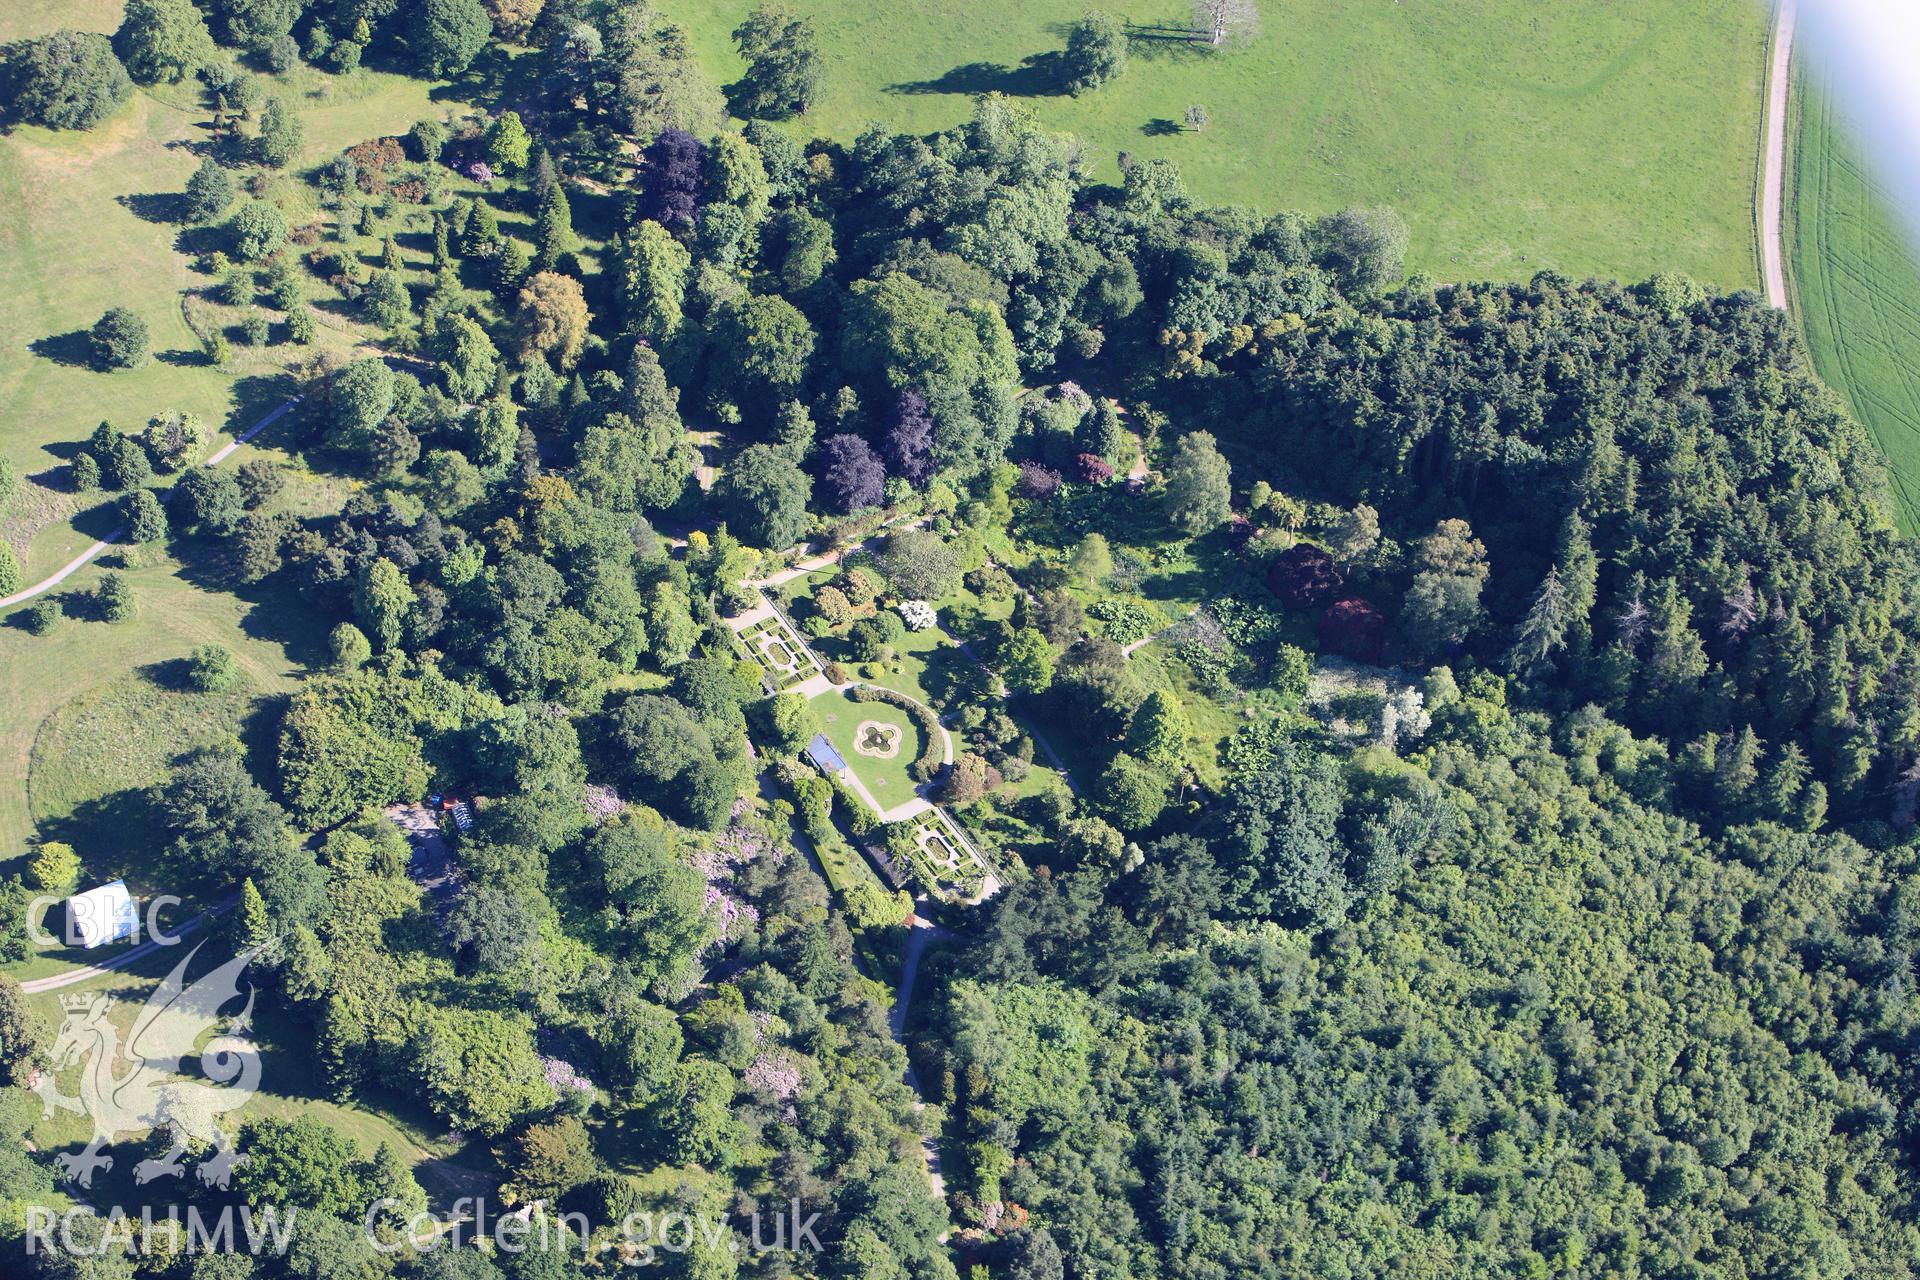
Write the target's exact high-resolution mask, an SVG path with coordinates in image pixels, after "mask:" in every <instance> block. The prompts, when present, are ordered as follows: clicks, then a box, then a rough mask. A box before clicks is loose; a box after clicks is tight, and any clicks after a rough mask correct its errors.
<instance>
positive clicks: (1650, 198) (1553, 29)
mask: <svg viewBox="0 0 1920 1280" xmlns="http://www.w3.org/2000/svg"><path fill="white" fill-rule="evenodd" d="M753 4H754V0H697V2H696V0H663V2H662V4H661V8H662V9H664V10H665V11H666V12H667V13H668V14H669V15H671V16H672V17H673V18H674V19H675V20H677V21H679V22H681V23H682V24H684V25H685V26H686V27H687V29H688V33H689V37H690V40H691V43H692V44H693V47H694V48H695V50H696V51H697V52H698V53H699V54H700V56H701V57H702V59H703V61H704V63H705V65H706V66H707V68H708V69H709V71H710V72H711V73H712V74H713V75H714V76H715V77H716V78H717V79H718V80H720V82H721V83H723V84H724V83H728V82H731V81H732V80H734V79H735V78H736V77H737V76H738V74H739V71H740V62H739V60H738V58H737V56H736V55H735V53H734V50H733V46H732V42H731V39H730V33H731V31H732V30H733V28H734V26H735V25H736V24H737V23H738V22H739V20H740V18H741V17H742V16H743V15H744V14H745V13H746V12H747V11H748V10H749V9H751V8H752V7H753ZM1086 7H1087V5H1086V4H1085V3H1084V0H899V2H898V3H892V4H886V5H872V4H859V3H853V2H852V0H818V2H817V3H813V4H808V5H805V6H801V10H802V11H803V12H804V13H805V14H806V15H807V16H808V17H810V18H811V19H812V20H813V22H814V25H815V27H816V29H817V30H818V32H819V35H820V41H821V46H822V49H823V52H824V54H825V56H826V62H827V66H826V76H825V85H824V89H823V95H822V99H821V101H820V102H819V104H818V105H817V106H816V108H815V109H814V111H813V112H812V113H810V115H809V116H808V118H806V119H805V120H802V121H799V122H797V123H796V125H795V129H796V131H797V132H799V133H802V134H806V135H811V134H815V133H818V134H824V135H826V136H829V137H834V138H841V139H849V140H850V139H851V138H853V137H854V136H855V135H856V134H858V133H859V131H860V130H861V129H862V128H863V127H864V126H865V125H866V124H867V123H868V122H870V121H880V122H882V123H885V124H888V125H891V126H893V127H896V128H902V129H908V130H912V131H914V132H925V131H928V130H932V129H936V128H940V127H944V126H946V125H948V124H951V123H953V122H955V121H957V120H960V119H963V118H964V117H965V116H966V115H967V113H968V111H969V102H970V99H971V96H972V95H973V94H975V93H979V92H982V91H985V90H990V89H997V90H1000V91H1002V92H1005V93H1009V94H1014V95H1018V96H1020V97H1021V98H1022V99H1023V100H1024V101H1025V102H1026V103H1028V104H1029V105H1030V106H1031V107H1032V108H1033V109H1034V111H1035V112H1036V113H1037V114H1038V116H1039V118H1040V119H1041V120H1042V121H1043V122H1045V123H1046V124H1047V125H1049V126H1050V127H1053V128H1057V129H1061V130H1064V131H1068V132H1071V133H1074V134H1076V135H1078V136H1079V137H1081V138H1083V139H1085V140H1086V142H1087V143H1088V146H1089V151H1090V157H1089V158H1090V159H1091V160H1092V161H1093V162H1094V164H1095V166H1096V169H1097V171H1098V172H1099V173H1100V174H1101V175H1103V176H1104V177H1107V178H1109V179H1111V178H1113V177H1115V176H1116V175H1117V173H1118V167H1117V163H1116V157H1117V156H1118V154H1119V153H1120V152H1122V151H1130V152H1133V153H1134V154H1136V155H1140V156H1164V157H1167V158H1169V159H1172V160H1175V161H1177V162H1178V163H1179V165H1180V167H1181V169H1182V171H1183V172H1184V173H1185V174H1186V176H1187V180H1188V184H1189V186H1190V187H1191V188H1192V189H1193V190H1194V191H1195V192H1196V193H1197V194H1198V195H1200V196H1202V197H1204V198H1205V199H1207V200H1209V201H1213V202H1233V203H1240V204H1247V205H1252V206H1255V207H1258V208H1261V209H1268V210H1272V209H1281V208H1297V209H1303V210H1307V211H1310V212H1319V211H1324V210H1328V209H1334V208H1338V207H1340V206H1342V205H1345V204H1391V205H1394V206H1395V207H1397V208H1398V209H1399V210H1400V211H1401V212H1402V213H1403V214H1405V215H1406V218H1407V221H1408V223H1409V224H1410V225H1411V227H1412V231H1413V247H1412V255H1411V256H1412V262H1413V265H1414V266H1416V267H1419V268H1422V269H1424V270H1427V271H1430V272H1432V273H1433V274H1434V275H1435V276H1437V277H1439V278H1441V279H1443V280H1447V279H1461V278H1498V279H1525V278H1526V277H1528V276H1530V275H1532V274H1533V273H1534V272H1535V271H1537V270H1539V269H1541V268H1543V267H1551V268H1554V269H1556V270H1559V271H1564V272H1566V273H1568V274H1570V275H1575V276H1585V275H1588V274H1597V275H1601V276H1617V277H1620V278H1623V279H1633V280H1639V279H1644V278H1646V277H1647V276H1649V275H1651V274H1652V273H1653V272H1655V271H1657V270H1661V269H1667V268H1671V269H1675V270H1679V271H1684V272H1687V273H1689V274H1691V275H1693V276H1695V277H1696V278H1698V279H1701V280H1705V281H1710V282H1712V283H1714V284H1717V285H1721V286H1725V287H1728V288H1736V287H1740V286H1745V285H1754V284H1757V282H1758V279H1759V270H1758V266H1757V264H1756V259H1755V255H1754V247H1753V215H1752V199H1753V181H1754V156H1755V148H1756V147H1757V145H1758V133H1759V120H1760V98H1761V60H1762V48H1763V45H1764V43H1765V40H1766V14H1765V10H1764V6H1762V5H1761V4H1758V3H1755V0H1560V3H1557V4H1540V3H1537V0H1398V2H1395V0H1284V2H1283V0H1262V3H1261V6H1260V7H1261V9H1262V13H1263V20H1262V29H1261V32H1260V34H1259V35H1258V36H1257V37H1255V38H1254V39H1253V40H1252V41H1251V42H1250V43H1248V44H1247V45H1245V47H1242V48H1226V49H1222V50H1218V51H1212V50H1207V49H1204V48H1201V47H1198V46H1194V45H1191V44H1187V43H1184V42H1178V41H1168V40H1164V39H1161V40H1138V41H1135V42H1134V47H1135V54H1134V57H1133V60H1132V65H1131V66H1130V67H1129V69H1128V70H1127V72H1126V74H1125V75H1124V76H1123V77H1122V78H1121V79H1120V80H1118V81H1116V82H1113V83H1111V84H1109V85H1106V86H1103V87H1102V88H1101V89H1099V90H1097V91H1095V92H1093V93H1090V94H1087V95H1084V96H1082V97H1079V98H1073V97H1067V96H1063V95H1061V94H1060V93H1059V92H1058V89H1057V83H1058V78H1057V74H1056V73H1055V71H1054V69H1053V60H1050V59H1047V58H1045V57H1044V56H1043V57H1042V58H1041V59H1040V60H1039V61H1037V62H1028V61H1027V60H1028V59H1029V58H1032V57H1033V56H1034V55H1047V54H1050V53H1053V52H1056V51H1058V50H1059V49H1061V48H1062V47H1063V46H1064V44H1065V41H1066V28H1067V25H1068V24H1070V23H1072V22H1073V21H1074V20H1075V19H1077V18H1078V17H1079V16H1080V14H1081V12H1082V11H1083V10H1084V9H1085V8H1086ZM1095 7H1100V8H1105V9H1107V10H1109V11H1110V12H1112V13H1114V14H1115V15H1116V16H1118V17H1121V18H1124V19H1127V20H1130V21H1133V22H1136V23H1141V24H1160V23H1167V22H1169V21H1171V22H1176V23H1179V22H1184V18H1185V14H1186V13H1187V7H1186V5H1185V4H1183V3H1181V0H1133V3H1131V4H1103V5H1099V6H1095ZM1194 103H1198V104H1200V105H1202V106H1204V107H1205V108H1206V110H1207V112H1208V114H1209V115H1210V116H1211V122H1210V123H1209V124H1208V125H1207V127H1206V129H1205V130H1204V132H1200V133H1194V132H1191V131H1187V130H1185V129H1183V128H1181V127H1180V126H1179V125H1177V124H1176V122H1177V121H1179V120H1181V119H1182V118H1183V114H1184V112H1185V111H1186V108H1187V107H1188V105H1189V104H1194Z"/></svg>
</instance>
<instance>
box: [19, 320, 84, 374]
mask: <svg viewBox="0 0 1920 1280" xmlns="http://www.w3.org/2000/svg"><path fill="white" fill-rule="evenodd" d="M27 350H29V351H31V352H33V354H34V355H37V356H39V357H40V358H41V359H42V360H51V361H53V362H54V363H55V364H63V365H66V366H67V367H68V368H70V369H91V368H93V342H92V339H91V337H90V336H89V335H88V333H87V331H86V330H85V329H74V330H71V331H70V332H67V333H56V334H51V335H49V336H47V337H45V338H35V339H34V340H33V341H32V342H29V343H28V344H27Z"/></svg>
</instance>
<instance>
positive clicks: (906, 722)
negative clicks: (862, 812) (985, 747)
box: [813, 693, 938, 809]
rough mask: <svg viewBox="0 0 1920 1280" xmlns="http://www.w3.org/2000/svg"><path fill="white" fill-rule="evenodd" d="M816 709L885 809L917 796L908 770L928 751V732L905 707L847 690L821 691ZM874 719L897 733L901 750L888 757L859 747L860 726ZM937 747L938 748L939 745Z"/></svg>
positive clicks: (830, 735)
mask: <svg viewBox="0 0 1920 1280" xmlns="http://www.w3.org/2000/svg"><path fill="white" fill-rule="evenodd" d="M813 706H814V710H815V711H817V712H818V713H819V715H820V723H821V725H822V727H823V728H824V729H825V731H826V735H827V740H828V741H829V742H831V743H833V745H834V749H835V750H837V751H838V752H839V753H840V755H841V757H842V758H843V759H845V760H846V762H847V764H848V765H850V766H852V768H853V771H854V773H855V774H857V775H858V776H859V778H860V781H862V782H864V783H866V785H867V790H869V791H871V792H873V795H874V798H875V799H877V800H878V801H879V802H880V805H881V807H882V808H886V809H891V808H892V807H893V806H894V805H897V804H904V803H906V802H907V801H908V800H911V799H912V798H913V795H914V785H915V784H914V781H913V777H912V775H910V774H909V773H908V772H907V770H908V769H909V768H910V767H911V766H912V764H913V762H914V761H915V760H918V759H919V758H920V753H921V752H922V751H924V750H926V735H925V734H923V733H921V731H920V726H919V725H918V724H916V723H915V722H914V719H913V717H912V716H910V715H908V714H907V712H906V710H905V709H904V708H901V707H896V706H894V705H893V704H892V703H890V702H855V701H854V700H853V699H852V698H850V697H848V696H847V695H846V694H844V693H827V694H822V695H821V696H820V697H818V698H816V699H815V700H814V704H813ZM869 722H872V723H874V724H877V725H882V726H885V727H887V728H890V729H892V730H893V731H894V733H895V734H897V735H898V747H899V749H898V750H897V751H896V752H895V753H894V754H893V755H892V756H888V757H881V756H876V755H870V754H868V753H866V752H863V751H861V750H860V743H861V741H862V735H861V733H860V726H862V725H863V724H867V723H869ZM935 749H936V750H937V749H938V747H937V746H936V748H935Z"/></svg>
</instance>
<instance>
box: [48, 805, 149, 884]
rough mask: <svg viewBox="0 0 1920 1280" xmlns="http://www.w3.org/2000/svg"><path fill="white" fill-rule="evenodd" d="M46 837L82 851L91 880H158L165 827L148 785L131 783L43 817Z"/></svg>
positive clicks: (91, 881) (87, 873) (92, 881)
mask: <svg viewBox="0 0 1920 1280" xmlns="http://www.w3.org/2000/svg"><path fill="white" fill-rule="evenodd" d="M38 829H39V832H40V837H41V839H43V840H59V841H62V842H63V843H66V844H70V845H72V846H73V847H74V848H75V849H78V850H79V851H80V854H81V856H82V857H83V858H85V859H86V863H87V872H86V875H87V881H88V882H89V883H97V882H101V881H106V880H114V879H122V878H124V879H128V880H133V881H136V882H139V883H143V884H147V883H155V881H154V880H153V876H154V875H155V873H156V872H157V871H158V867H157V865H156V859H155V857H154V855H155V852H156V851H157V850H158V849H159V848H160V847H161V845H162V843H163V841H162V830H161V820H160V814H159V811H158V809H157V808H156V806H155V805H154V803H153V797H152V796H151V795H149V794H148V793H147V791H146V789H145V788H144V787H128V788H127V789H125V790H122V791H111V792H108V793H107V794H106V795H104V796H100V797H98V798H96V799H93V800H88V801H85V802H84V803H82V804H80V805H78V806H77V807H75V809H74V810H73V812H72V813H69V814H66V815H64V816H62V817H57V818H43V819H41V821H40V824H39V828H38Z"/></svg>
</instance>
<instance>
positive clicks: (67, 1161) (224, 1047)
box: [34, 944, 260, 1187]
mask: <svg viewBox="0 0 1920 1280" xmlns="http://www.w3.org/2000/svg"><path fill="white" fill-rule="evenodd" d="M202 945H204V944H202ZM199 952H200V947H199V946H196V947H194V949H193V950H192V951H189V952H188V953H187V955H186V958H185V959H183V960H181V961H180V963H179V964H178V965H175V966H174V970H173V972H172V973H170V974H168V975H167V979H166V981H165V982H162V983H161V984H160V986H159V988H158V989H157V990H155V991H154V993H153V995H152V996H150V997H149V998H148V1000H147V1003H146V1006H145V1007H144V1008H143V1009H141V1011H140V1014H139V1016H138V1017H137V1018H136V1019H135V1020H134V1023H133V1027H132V1028H131V1029H130V1030H129V1031H127V1033H126V1037H125V1039H124V1040H122V1038H121V1033H120V1029H119V1028H118V1027H117V1026H115V1025H114V1024H113V1023H112V1022H111V1021H109V1019H108V1017H107V1014H108V1011H109V1010H110V1009H111V1008H112V1004H113V1002H112V1001H111V1000H110V999H109V998H108V997H107V996H106V995H103V994H98V993H95V994H91V995H72V996H63V997H62V998H61V1001H60V1004H61V1007H62V1008H63V1009H64V1010H65V1011H66V1017H65V1019H64V1020H63V1021H62V1023H61V1024H60V1034H59V1036H58V1037H57V1038H56V1039H55V1040H54V1044H53V1050H52V1053H51V1058H52V1067H53V1070H51V1071H44V1072H42V1073H41V1075H40V1078H39V1080H38V1081H37V1082H36V1083H35V1084H34V1092H35V1093H38V1094H39V1095H40V1101H41V1106H42V1109H43V1113H44V1114H45V1115H48V1116H51V1115H53V1114H54V1112H55V1111H57V1110H58V1111H77V1112H80V1113H81V1114H83V1115H86V1116H87V1117H89V1118H90V1119H91V1120H92V1121H93V1140H92V1141H91V1142H89V1143H88V1144H87V1145H86V1147H85V1148H84V1149H82V1150H80V1151H77V1152H73V1153H70V1154H64V1155H60V1156H57V1157H55V1159H56V1160H57V1162H58V1163H59V1164H60V1166H61V1167H62V1169H63V1170H65V1173H66V1176H67V1178H68V1179H69V1180H70V1181H72V1182H75V1183H77V1184H79V1185H80V1186H83V1187H89V1186H92V1185H93V1175H94V1174H95V1173H96V1172H97V1171H99V1170H101V1169H111V1168H112V1167H113V1157H112V1156H109V1155H103V1154H102V1153H101V1148H102V1147H105V1146H107V1145H108V1144H109V1143H111V1142H113V1141H114V1140H115V1138H116V1137H118V1136H121V1135H127V1136H132V1135H134V1134H137V1133H140V1132H142V1131H144V1130H148V1129H158V1128H161V1127H163V1126H164V1127H165V1128H166V1129H167V1130H168V1131H169V1132H170V1134H171V1135H172V1142H171V1144H170V1146H169V1149H168V1150H167V1152H166V1153H165V1154H164V1155H160V1156H157V1157H155V1158H153V1159H149V1160H142V1161H141V1162H140V1163H139V1164H137V1165H135V1166H134V1169H133V1176H134V1181H135V1182H138V1183H142V1184H144V1183H148V1182H151V1181H153V1180H154V1179H155V1178H177V1177H180V1176H181V1175H182V1174H183V1173H184V1172H185V1171H186V1169H185V1161H186V1159H187V1155H188V1151H189V1149H190V1144H192V1143H196V1142H197V1143H204V1144H206V1145H207V1146H209V1147H211V1148H212V1152H211V1154H210V1155H208V1156H207V1157H206V1158H205V1159H204V1160H202V1161H201V1162H200V1165H199V1167H198V1168H197V1169H196V1170H195V1172H196V1173H197V1175H198V1176H199V1178H200V1181H201V1182H203V1183H205V1184H207V1185H208V1186H216V1187H225V1186H227V1185H228V1183H229V1182H230V1180H231V1179H232V1176H233V1170H234V1167H235V1166H236V1165H237V1164H239V1163H240V1162H241V1161H242V1160H244V1159H245V1157H244V1156H239V1155H237V1154H235V1152H234V1149H233V1139H232V1138H231V1137H230V1136H229V1135H228V1134H227V1133H225V1132H224V1131H223V1130H222V1129H221V1128H220V1126H219V1124H218V1120H219V1117H220V1116H221V1115H222V1114H224V1113H225V1112H228V1111H233V1110H235V1109H236V1108H238V1107H241V1106H243V1105H245V1103H246V1101H247V1099H249V1098H251V1097H252V1096H253V1095H254V1092H255V1091H256V1090H257V1089H258V1088H259V1085H260V1048H259V1046H258V1045H257V1044H255V1043H254V1041H253V1040H252V1039H251V1038H250V1037H249V1036H248V1034H247V1032H248V1031H249V1030H250V1029H251V1026H250V1018H251V1016H252V1014H253V997H254V992H253V989H252V987H251V985H249V987H248V990H247V1003H246V1007H245V1008H243V1009H242V1010H241V1011H240V1012H239V1013H238V1014H236V1015H234V1016H233V1017H230V1018H223V1017H221V1016H220V1010H221V1008H222V1007H224V1006H225V1005H226V1004H228V1003H229V1002H230V1001H233V1000H236V999H238V998H239V996H240V988H239V978H240V971H241V970H243V969H245V968H246V967H247V963H248V961H250V960H252V959H253V955H254V953H253V952H252V951H243V952H241V953H240V954H239V955H237V956H235V957H234V958H233V959H231V960H229V961H227V963H225V964H223V965H221V966H220V967H219V968H218V969H215V970H214V971H213V972H211V973H208V974H206V975H204V976H202V977H201V978H199V979H197V980H196V981H195V982H193V983H192V984H191V985H188V984H187V982H186V973H187V966H188V965H189V964H191V963H192V962H193V958H194V956H196V955H198V954H199ZM209 1033H212V1035H211V1037H210V1038H209ZM189 1060H192V1061H193V1062H194V1063H195V1064H197V1067H198V1071H199V1074H200V1075H203V1076H205V1077H206V1079H207V1080H208V1081H211V1082H212V1083H211V1084H207V1083H202V1082H201V1081H200V1080H197V1079H186V1078H183V1077H185V1076H186V1075H187V1074H188V1071H187V1067H186V1065H185V1064H186V1063H187V1062H188V1061H189ZM82 1063H84V1066H83V1067H82V1070H81V1075H80V1096H79V1097H77V1098H76V1097H71V1096H69V1095H67V1094H64V1093H61V1092H60V1090H59V1086H58V1085H56V1084H55V1083H54V1071H59V1070H63V1069H65V1068H68V1067H72V1066H75V1065H76V1064H82Z"/></svg>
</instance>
